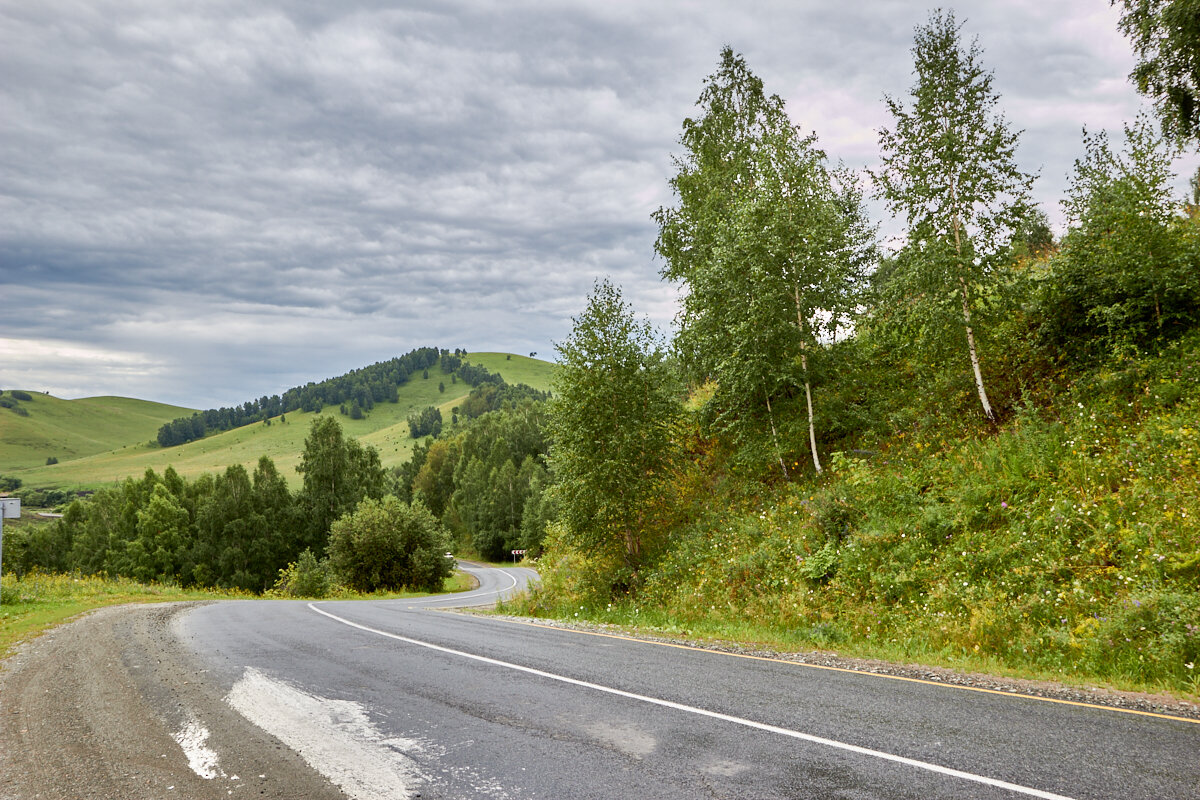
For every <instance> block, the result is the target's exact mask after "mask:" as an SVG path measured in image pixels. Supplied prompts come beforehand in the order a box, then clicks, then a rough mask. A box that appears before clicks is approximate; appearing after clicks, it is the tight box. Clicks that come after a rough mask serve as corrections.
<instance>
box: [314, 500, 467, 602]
mask: <svg viewBox="0 0 1200 800" xmlns="http://www.w3.org/2000/svg"><path fill="white" fill-rule="evenodd" d="M446 542H447V536H446V532H445V529H443V528H442V525H441V523H440V522H438V520H437V518H436V517H434V516H433V514H431V513H430V511H429V509H427V508H426V507H425V506H424V504H422V503H420V502H417V503H414V504H413V505H411V506H410V505H408V504H407V503H404V502H402V501H401V500H399V499H397V498H396V497H386V498H384V499H383V500H371V499H367V500H364V501H363V502H362V503H360V504H359V506H358V508H357V509H355V511H354V512H353V513H352V514H347V515H346V516H344V517H342V518H341V519H339V520H337V521H336V522H334V523H333V526H332V527H331V528H330V532H329V562H330V565H331V566H332V567H333V569H334V571H335V572H336V573H337V574H338V576H339V577H341V578H342V579H343V580H344V581H345V582H346V583H347V584H348V585H349V586H350V587H351V588H353V589H356V590H358V591H362V592H373V591H377V590H380V589H400V588H403V587H410V588H413V589H423V590H425V591H430V592H436V591H439V590H440V589H441V588H442V583H443V581H444V579H445V578H448V577H449V576H450V574H451V573H452V572H453V565H452V563H451V562H450V560H449V559H447V558H446V557H445V555H444V553H445V552H446Z"/></svg>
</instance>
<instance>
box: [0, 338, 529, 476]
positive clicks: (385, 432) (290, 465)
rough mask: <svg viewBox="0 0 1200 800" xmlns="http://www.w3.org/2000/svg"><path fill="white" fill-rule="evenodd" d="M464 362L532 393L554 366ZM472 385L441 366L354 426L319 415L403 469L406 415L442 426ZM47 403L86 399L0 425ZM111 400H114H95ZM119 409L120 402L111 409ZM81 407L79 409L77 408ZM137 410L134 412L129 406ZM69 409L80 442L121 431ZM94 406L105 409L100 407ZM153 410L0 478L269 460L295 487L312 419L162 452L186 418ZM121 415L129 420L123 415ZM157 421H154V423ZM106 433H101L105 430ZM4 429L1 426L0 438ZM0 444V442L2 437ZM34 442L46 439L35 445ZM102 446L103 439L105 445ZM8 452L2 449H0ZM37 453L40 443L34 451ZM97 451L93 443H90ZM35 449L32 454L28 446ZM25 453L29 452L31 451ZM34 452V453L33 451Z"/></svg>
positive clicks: (496, 356)
mask: <svg viewBox="0 0 1200 800" xmlns="http://www.w3.org/2000/svg"><path fill="white" fill-rule="evenodd" d="M468 360H470V361H471V363H475V364H482V365H483V366H485V367H487V369H489V370H491V371H493V372H500V373H501V375H503V376H504V378H505V380H507V381H509V382H513V383H527V384H529V385H530V386H533V387H534V388H538V389H543V390H544V389H546V388H548V387H549V382H550V375H551V374H552V370H553V365H552V364H550V363H548V362H545V361H538V360H536V359H532V358H528V357H525V356H516V355H514V356H512V360H511V361H508V360H506V359H505V355H504V354H503V353H480V354H472V355H470V356H468ZM439 382H440V383H444V384H445V387H446V390H445V392H439V391H438V384H439ZM470 390H471V387H470V386H468V385H467V384H465V383H462V382H461V381H460V382H458V383H451V381H450V376H449V375H448V374H446V373H444V372H443V371H442V370H441V369H440V367H439V368H434V369H431V370H429V378H428V379H423V378H421V377H420V376H419V375H417V376H414V377H413V378H412V379H411V380H409V382H408V383H406V384H405V385H403V386H401V387H400V389H399V392H398V396H399V402H397V403H380V404H379V405H377V406H375V408H374V409H372V410H371V411H370V412H368V413H367V414H366V415H365V416H364V417H363V418H362V419H359V420H353V419H350V417H348V416H342V415H341V414H339V413H338V409H337V408H334V407H327V408H325V409H324V411H323V412H322V413H324V414H332V415H334V416H335V417H336V418H337V419H338V421H339V422H341V424H342V429H343V430H344V431H345V432H346V434H347V435H348V436H353V437H355V438H356V439H358V440H359V441H360V442H362V443H363V444H368V445H371V446H372V447H374V448H376V449H377V450H378V451H379V455H380V459H381V461H382V462H383V465H384V466H385V467H393V466H397V465H399V464H402V463H404V462H405V461H407V460H408V458H409V457H410V456H411V454H412V446H413V439H412V438H411V436H410V435H409V428H408V422H407V420H408V417H409V415H411V414H412V413H413V412H415V411H418V410H420V409H422V408H424V407H426V406H430V405H433V406H438V407H439V408H440V409H441V411H442V417H443V418H444V419H445V420H446V423H447V425H449V422H450V416H451V409H453V408H454V407H455V406H457V405H459V404H461V403H462V402H463V401H464V400H465V399H466V397H467V394H468V393H469V392H470ZM43 399H45V400H46V401H48V402H47V403H46V405H47V406H50V405H52V403H51V402H49V401H53V404H81V403H82V404H87V403H88V402H89V401H81V400H77V401H64V400H57V399H55V398H48V397H46V396H45V395H38V396H35V398H34V402H33V403H29V404H24V403H23V404H22V405H28V406H29V408H30V416H29V417H28V418H25V417H17V416H16V415H15V414H12V413H11V412H8V411H7V410H5V409H0V420H4V421H6V422H7V420H6V419H5V417H6V415H7V416H10V417H12V418H13V419H14V420H22V421H25V422H28V420H30V419H33V418H34V417H35V414H37V413H38V412H39V411H40V409H39V408H38V404H39V402H40V401H41V400H43ZM95 399H96V400H101V399H114V398H95ZM124 402H125V403H127V404H137V403H140V402H141V401H124ZM114 405H115V406H116V407H118V408H119V407H120V405H119V404H114ZM84 407H86V405H85V406H84ZM134 407H136V406H134ZM71 408H74V406H68V407H65V408H64V409H63V410H62V412H61V413H60V414H59V415H58V417H59V419H60V422H59V427H60V428H61V429H62V430H64V431H68V432H71V433H72V435H73V436H74V437H75V438H77V439H81V438H83V437H84V435H85V434H84V432H89V431H91V430H92V428H93V426H95V427H97V428H98V429H105V430H109V429H111V430H113V431H114V436H115V434H116V432H117V431H119V430H123V429H122V428H120V426H117V425H115V424H114V423H111V422H103V420H97V418H96V415H95V414H90V415H88V416H83V415H80V416H72V413H73V412H72V411H71V410H70V409H71ZM100 408H107V406H103V405H100ZM158 408H160V409H162V410H163V413H164V414H166V411H167V410H168V409H169V410H170V413H169V414H166V416H164V417H163V418H162V419H161V421H155V422H154V424H153V426H152V427H145V426H143V427H141V428H137V429H136V435H133V433H134V430H133V429H132V428H130V429H129V438H127V440H125V441H119V442H116V443H115V444H112V445H111V446H108V447H105V448H104V449H102V450H101V449H93V450H92V451H91V452H89V453H87V454H84V455H81V456H80V457H78V458H72V459H67V458H63V457H62V456H59V463H58V464H54V465H51V466H46V465H45V460H46V455H47V454H40V456H39V458H38V459H36V461H33V462H31V461H30V460H29V459H28V458H26V459H25V461H23V462H22V464H23V466H22V467H20V468H13V467H9V468H5V467H4V466H2V464H3V462H0V472H3V473H4V474H6V475H12V476H15V477H17V478H20V479H21V480H22V481H23V482H24V484H25V485H26V486H30V487H50V488H99V487H102V486H105V485H109V484H112V483H115V482H117V481H120V480H123V479H124V478H127V477H137V476H140V475H142V474H143V473H144V472H145V471H146V470H147V469H153V470H155V471H156V472H159V473H161V472H162V471H163V470H164V469H166V468H167V467H168V466H172V467H174V468H175V471H176V472H178V473H179V474H180V475H182V476H184V477H185V478H188V479H195V478H196V477H198V476H200V475H201V474H203V473H205V472H209V473H215V472H221V471H223V470H224V469H225V468H226V467H227V466H230V465H232V464H241V465H243V466H245V467H246V469H247V470H251V471H252V470H253V469H254V466H255V464H256V463H257V462H258V459H259V457H260V456H264V455H266V456H270V458H271V459H272V460H273V461H274V462H275V466H276V467H277V468H278V469H279V472H280V474H282V475H283V476H284V477H285V478H286V479H287V480H288V483H289V485H290V486H291V487H292V488H293V489H295V488H297V487H299V485H300V482H301V476H300V475H299V473H297V472H296V467H297V466H299V464H300V456H301V453H302V452H303V451H304V439H305V437H307V436H308V430H309V426H310V424H311V422H312V419H313V417H314V416H316V415H315V414H311V413H305V412H301V411H296V412H292V413H289V414H286V415H284V416H285V417H286V419H287V421H286V422H284V423H281V422H280V421H279V418H275V419H273V420H272V421H271V425H264V424H263V423H257V424H254V425H248V426H245V427H242V428H235V429H233V430H230V431H225V432H223V433H217V434H211V435H209V436H206V437H205V438H203V439H200V440H198V441H195V442H189V443H187V444H184V445H180V446H178V447H169V448H161V447H158V446H157V445H156V444H150V443H149V442H150V440H151V439H153V438H154V436H155V435H156V434H157V432H158V428H159V426H161V425H162V423H163V422H168V421H170V420H171V419H174V418H175V417H177V416H182V415H184V414H189V413H191V412H190V410H188V409H177V408H174V407H171V406H159V407H158ZM127 416H128V415H127ZM155 419H157V418H155ZM105 425H107V426H108V427H107V428H105V427H104V426H105ZM3 431H4V429H3V428H0V437H4V432H3ZM0 440H2V441H5V442H7V439H6V438H0ZM39 441H45V440H44V439H43V440H39ZM106 441H108V440H106ZM4 446H7V445H4ZM41 446H42V447H43V448H44V447H45V445H41ZM97 447H99V444H97ZM34 449H36V448H34ZM30 452H32V450H31V451H30ZM40 452H41V451H39V453H40Z"/></svg>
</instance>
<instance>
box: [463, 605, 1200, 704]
mask: <svg viewBox="0 0 1200 800" xmlns="http://www.w3.org/2000/svg"><path fill="white" fill-rule="evenodd" d="M448 613H461V614H473V613H479V612H475V611H471V610H468V609H462V610H457V611H452V612H448ZM483 613H484V614H485V615H486V616H491V617H499V618H500V619H507V620H511V621H513V622H519V623H524V624H530V625H544V626H547V627H552V628H565V629H568V630H578V631H584V632H588V633H601V634H606V635H612V636H623V637H626V638H629V639H637V640H640V641H645V642H656V643H659V644H668V645H673V646H679V647H692V648H695V649H697V650H712V651H714V652H719V653H730V654H733V655H740V656H749V657H754V658H769V659H772V660H775V661H790V662H792V663H795V664H807V665H811V666H816V667H829V668H831V669H844V670H852V671H854V672H867V673H871V674H874V675H891V676H893V677H896V678H905V679H909V680H919V681H929V682H930V683H941V684H946V685H950V686H961V687H966V688H970V689H982V690H987V691H994V692H1003V693H1005V694H1015V695H1027V696H1030V697H1041V698H1045V699H1048V700H1058V701H1063V702H1068V703H1086V704H1089V705H1096V706H1108V707H1111V708H1121V709H1126V710H1129V711H1139V712H1144V713H1148V714H1165V715H1167V716H1172V717H1182V718H1184V719H1194V720H1200V705H1198V704H1196V703H1191V702H1188V701H1186V700H1181V699H1179V698H1177V697H1173V696H1171V695H1168V694H1150V693H1146V692H1122V691H1117V690H1116V689H1107V688H1102V687H1078V686H1068V685H1066V684H1063V683H1055V682H1052V681H1036V680H1027V679H1023V678H1011V677H999V676H996V675H986V674H983V673H977V672H963V671H961V670H954V669H947V668H945V667H930V666H922V665H920V664H894V663H891V662H888V661H876V660H872V659H866V658H853V657H850V656H842V655H838V654H837V653H831V652H827V651H821V650H813V651H808V652H800V653H795V652H781V651H777V650H771V649H768V648H766V647H762V646H759V645H752V644H739V643H736V642H724V641H709V640H704V639H685V638H680V637H672V636H663V635H657V634H654V633H652V632H647V631H644V630H630V629H627V628H624V627H622V626H619V625H609V624H604V623H594V622H576V621H570V622H568V621H566V620H557V619H548V618H547V619H543V618H538V617H516V616H508V615H499V614H487V613H486V612H483Z"/></svg>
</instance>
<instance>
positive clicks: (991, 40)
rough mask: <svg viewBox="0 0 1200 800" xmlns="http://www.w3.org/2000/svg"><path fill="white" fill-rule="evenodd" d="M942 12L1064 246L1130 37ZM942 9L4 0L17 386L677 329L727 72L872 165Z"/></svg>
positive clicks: (218, 396)
mask: <svg viewBox="0 0 1200 800" xmlns="http://www.w3.org/2000/svg"><path fill="white" fill-rule="evenodd" d="M953 8H954V9H955V11H956V13H957V16H958V18H959V20H960V21H963V22H965V32H966V33H967V34H968V35H977V36H978V37H979V42H980V45H981V47H982V48H983V60H984V64H985V66H987V67H988V68H990V69H991V70H992V71H993V72H994V74H995V83H994V87H995V89H996V90H997V91H998V92H999V93H1000V94H1001V97H1002V99H1001V107H1002V109H1003V111H1004V113H1005V115H1006V116H1007V118H1008V119H1009V121H1010V123H1011V124H1012V126H1013V127H1014V128H1017V129H1023V130H1024V133H1023V134H1022V136H1021V140H1020V141H1021V147H1020V151H1019V155H1020V158H1021V161H1022V165H1023V166H1024V167H1025V168H1026V169H1027V170H1029V171H1040V175H1041V177H1040V178H1039V180H1038V181H1037V183H1036V184H1035V192H1036V198H1037V199H1038V200H1039V202H1041V203H1042V205H1043V206H1044V208H1045V209H1046V211H1047V212H1048V213H1049V214H1050V216H1051V219H1052V220H1054V221H1055V222H1056V223H1058V222H1059V220H1060V219H1061V213H1060V211H1059V208H1058V202H1059V200H1060V199H1061V197H1062V194H1063V190H1064V187H1065V185H1066V183H1067V174H1068V172H1069V171H1070V169H1071V165H1072V162H1073V160H1074V159H1075V158H1076V157H1078V156H1079V155H1081V144H1080V141H1081V140H1080V129H1081V127H1082V126H1084V125H1086V126H1088V128H1089V129H1092V130H1097V129H1102V128H1105V129H1109V130H1110V131H1119V130H1120V126H1121V123H1122V121H1123V120H1128V119H1130V118H1132V117H1133V116H1134V114H1136V112H1137V110H1138V108H1139V107H1140V102H1139V98H1138V97H1137V95H1136V94H1135V93H1134V91H1133V90H1132V88H1131V87H1130V86H1129V84H1128V81H1127V80H1126V76H1127V74H1128V73H1129V70H1130V68H1131V65H1132V57H1131V55H1130V52H1129V47H1128V44H1127V43H1126V41H1125V40H1124V39H1123V38H1122V37H1121V36H1120V35H1119V33H1118V32H1117V30H1116V19H1117V16H1116V12H1115V11H1114V10H1113V9H1111V8H1110V7H1109V4H1108V2H1106V1H1105V0H1071V1H1070V2H1053V1H1052V0H1029V1H1026V2H1014V0H1005V2H998V1H996V2H973V3H959V4H957V5H955V6H953ZM927 11H928V6H926V5H924V4H920V3H908V2H883V1H879V0H866V1H864V0H859V1H858V2H805V1H803V0H780V1H779V2H754V0H742V1H741V2H705V1H704V0H679V1H678V2H673V1H670V0H657V1H656V2H653V3H648V2H644V0H633V1H630V2H626V1H625V0H605V2H590V3H589V2H566V0H563V2H550V1H541V0H525V1H522V0H497V1H496V2H472V1H471V0H460V1H458V2H454V1H452V0H428V1H427V2H419V1H417V2H369V1H362V2H358V1H356V0H339V2H328V0H308V1H307V2H290V3H282V2H281V3H272V2H255V0H231V1H230V2H203V1H198V2H189V3H164V2H161V0H145V1H144V2H139V1H138V0H122V1H120V2H105V0H90V1H88V2H59V1H58V0H39V1H38V2H29V0H0V76H2V80H0V309H2V310H0V388H24V389H32V390H39V391H40V390H48V391H50V392H51V393H52V394H56V395H59V396H63V397H83V396H90V395H101V394H117V395H126V396H133V397H140V398H144V399H152V400H159V401H164V402H171V403H177V404H180V405H188V406H194V407H200V408H206V407H213V406H220V405H230V404H234V403H240V402H242V401H244V400H247V399H249V398H252V397H258V396H260V395H263V394H274V393H278V392H281V391H283V390H285V389H287V388H289V387H291V386H294V385H297V384H303V383H305V382H307V381H309V380H320V379H323V378H326V377H331V376H333V375H338V374H341V373H343V372H345V371H347V370H349V369H353V368H356V367H360V366H364V365H366V364H369V363H372V362H374V361H378V360H383V359H387V358H391V357H393V356H395V355H400V354H402V353H404V352H407V351H408V350H411V349H413V348H414V347H419V346H425V345H434V346H440V347H447V348H455V347H465V348H467V349H468V350H502V351H509V352H516V353H527V352H533V351H536V352H537V353H538V354H539V355H540V356H542V357H551V356H552V354H553V342H554V341H556V340H560V339H562V338H563V337H564V336H565V335H566V334H567V333H568V332H569V330H570V326H571V317H572V316H573V315H578V314H579V312H580V311H582V309H583V306H584V304H585V302H586V297H587V293H588V291H589V289H590V288H591V285H592V282H593V281H594V279H595V278H597V277H599V276H606V277H609V278H611V279H612V280H613V281H614V282H615V283H617V284H619V285H621V286H622V287H623V290H624V293H625V296H626V298H627V299H628V300H630V301H631V302H632V303H633V305H634V306H635V308H636V309H637V310H638V311H639V312H641V313H644V314H647V315H649V316H650V317H651V319H652V320H653V321H654V322H655V323H656V324H658V325H660V326H662V327H664V328H665V327H667V326H668V325H669V324H670V322H671V319H672V317H673V316H674V313H675V303H674V298H675V289H674V288H673V287H671V286H669V285H667V284H664V283H663V282H662V281H661V280H660V279H659V276H658V272H659V269H660V268H661V266H662V265H661V263H660V262H659V261H657V260H656V259H655V257H654V254H653V243H654V238H655V233H656V229H655V227H654V225H653V223H652V221H651V219H650V215H651V213H652V212H653V211H654V210H655V209H656V208H658V207H660V206H662V205H667V204H670V203H671V202H672V198H671V195H670V191H669V187H668V184H667V181H668V179H669V178H670V176H671V175H672V174H673V168H672V163H671V156H672V154H673V153H677V152H678V149H679V148H678V135H679V131H680V126H681V123H682V120H683V119H684V117H685V116H687V115H689V114H690V113H692V110H693V107H694V103H695V101H696V98H697V97H698V95H699V92H700V89H701V86H702V83H703V81H704V79H705V77H706V76H707V75H709V74H710V73H712V71H713V70H714V68H715V66H716V64H717V59H718V56H719V52H720V49H721V47H722V46H723V45H725V44H728V45H730V46H732V47H733V48H734V49H735V50H736V51H738V52H740V53H742V54H744V55H745V57H746V60H747V62H748V64H749V66H750V68H751V69H752V70H753V71H754V72H755V73H756V74H757V75H759V76H760V77H761V78H762V79H763V80H764V82H765V84H766V88H767V91H768V92H771V93H776V94H779V95H780V96H782V97H783V98H784V99H785V101H786V102H787V107H788V110H789V113H790V114H791V116H792V119H793V121H795V122H796V123H797V124H799V125H800V126H802V127H803V128H804V129H805V130H809V131H815V132H816V134H817V136H818V138H819V141H820V144H821V146H823V147H824V149H825V150H826V151H827V152H828V153H829V154H830V156H831V157H832V158H834V159H841V160H844V161H845V162H846V163H847V164H848V165H850V166H853V167H856V168H867V167H870V166H872V165H873V164H875V163H876V162H877V160H878V148H877V136H876V131H877V129H878V128H879V127H881V126H882V125H885V124H888V123H889V119H888V118H887V116H886V114H885V111H884V107H883V102H882V98H883V95H884V93H888V94H891V95H895V96H903V95H905V94H906V93H907V91H908V89H909V88H910V87H911V85H912V80H913V78H912V72H911V69H912V67H911V53H910V47H911V43H912V34H913V28H914V26H916V25H919V24H921V23H923V22H925V21H926V19H927ZM1193 163H1194V162H1193V161H1184V162H1181V165H1180V167H1179V169H1180V171H1181V173H1183V174H1190V172H1189V170H1190V168H1193V167H1192V165H1193ZM1184 183H1185V181H1184V179H1182V178H1181V180H1180V185H1181V186H1182V185H1183V184H1184ZM873 208H874V209H875V213H876V214H881V213H882V210H881V209H880V208H879V207H878V205H875V206H873ZM880 222H881V223H883V228H884V230H885V231H887V230H889V229H891V230H895V227H894V225H893V223H891V222H888V221H885V220H882V219H880Z"/></svg>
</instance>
